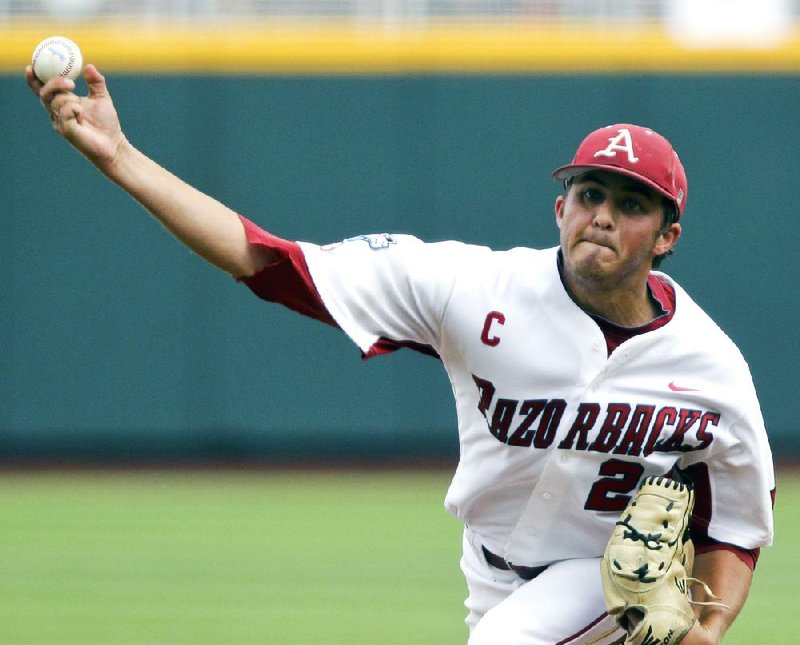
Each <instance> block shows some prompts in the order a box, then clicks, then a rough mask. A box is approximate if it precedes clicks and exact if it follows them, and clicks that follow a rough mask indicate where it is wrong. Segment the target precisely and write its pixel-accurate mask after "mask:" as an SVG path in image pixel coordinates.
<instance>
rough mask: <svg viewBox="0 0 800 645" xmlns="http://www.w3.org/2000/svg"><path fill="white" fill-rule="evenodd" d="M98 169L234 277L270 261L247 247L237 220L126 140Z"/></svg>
mask: <svg viewBox="0 0 800 645" xmlns="http://www.w3.org/2000/svg"><path fill="white" fill-rule="evenodd" d="M100 169H101V170H102V171H103V172H104V173H105V174H106V175H107V176H108V177H109V179H111V180H112V181H113V182H115V183H116V184H118V185H119V186H120V187H122V188H123V189H124V190H125V191H126V192H127V193H129V194H130V195H131V196H132V197H133V198H134V199H135V200H136V201H138V202H139V203H140V204H142V206H144V207H145V208H146V209H147V210H148V211H150V213H152V214H153V216H154V217H155V218H156V219H157V220H158V221H160V222H161V223H162V224H163V225H164V226H165V227H166V228H167V229H168V230H169V231H170V232H171V233H172V234H173V235H174V236H175V237H177V238H178V239H179V240H180V241H181V242H183V243H184V244H185V245H186V246H188V247H189V248H190V249H192V250H193V251H195V252H196V253H197V254H199V255H200V256H201V257H203V258H204V259H205V260H207V261H208V262H210V263H211V264H213V265H215V266H217V267H219V268H220V269H222V270H223V271H226V272H228V273H230V274H232V275H234V276H236V277H242V276H247V275H252V274H253V273H255V272H256V271H258V270H259V269H260V268H262V267H264V266H265V265H266V264H267V263H268V262H269V261H270V259H271V258H270V257H269V256H268V253H267V252H266V251H265V249H263V248H261V247H255V246H252V245H250V244H249V243H248V242H247V238H246V235H245V231H244V228H243V226H242V224H241V221H240V220H239V216H238V215H237V214H236V213H235V212H234V211H232V210H231V209H230V208H228V207H227V206H225V205H223V204H221V203H220V202H218V201H217V200H215V199H213V198H212V197H210V196H208V195H206V194H205V193H203V192H201V191H199V190H197V189H195V188H193V187H192V186H190V185H189V184H187V183H186V182H184V181H183V180H181V179H180V178H178V177H176V176H175V175H173V174H172V173H170V172H169V171H168V170H166V169H165V168H163V167H161V166H160V165H158V164H157V163H156V162H155V161H153V160H152V159H150V158H148V157H147V156H146V155H144V154H142V153H141V152H140V151H139V150H137V149H136V148H134V147H133V146H131V145H130V144H129V143H128V142H127V141H124V142H123V143H122V144H121V145H120V147H119V149H118V154H117V155H116V157H115V159H114V161H113V163H109V164H107V165H105V166H101V167H100Z"/></svg>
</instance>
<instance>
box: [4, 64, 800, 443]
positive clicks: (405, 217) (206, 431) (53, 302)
mask: <svg viewBox="0 0 800 645" xmlns="http://www.w3.org/2000/svg"><path fill="white" fill-rule="evenodd" d="M109 82H110V85H111V89H112V91H113V95H114V97H115V101H116V104H117V107H118V109H119V112H120V113H121V116H122V118H123V121H124V124H125V125H126V130H127V133H128V136H129V138H130V139H132V140H133V141H134V142H135V143H136V144H137V145H138V146H139V147H140V148H142V149H143V150H144V151H146V152H147V153H149V154H150V155H152V156H154V157H155V158H156V159H158V160H159V161H161V162H162V163H163V164H165V165H166V166H167V167H169V168H170V169H172V170H173V171H175V172H176V173H177V174H179V175H181V176H182V177H184V178H185V179H188V180H189V181H190V182H192V183H194V184H195V185H197V186H198V187H201V188H202V189H204V190H205V191H207V192H209V193H211V194H212V195H214V196H216V197H218V198H219V199H221V200H222V201H224V202H226V203H228V204H229V205H231V206H232V207H233V208H235V209H237V210H239V211H240V212H242V213H244V214H246V215H248V216H249V217H251V218H252V219H254V220H255V221H257V222H258V223H260V224H262V225H264V226H265V227H267V228H270V229H271V230H273V231H274V232H276V233H278V234H281V235H283V236H286V237H290V238H295V239H303V240H310V241H315V242H328V241H334V240H338V239H341V238H344V237H348V236H351V235H354V234H358V233H363V232H383V231H395V232H413V233H416V234H417V235H419V236H421V237H423V238H427V239H430V240H434V239H442V238H458V239H463V240H466V241H469V242H482V243H486V244H489V245H491V246H494V247H496V248H507V247H511V246H515V245H552V244H554V243H555V242H556V233H555V226H554V223H553V216H552V202H553V199H554V198H555V196H556V194H557V191H558V186H557V185H556V184H555V183H554V182H552V181H551V180H550V179H549V173H550V171H551V170H552V169H553V168H554V167H555V166H556V165H559V164H561V163H563V162H566V161H568V160H569V157H570V156H571V154H572V152H573V150H574V148H575V146H576V145H577V143H578V142H579V140H580V138H581V137H582V136H583V134H585V133H586V132H588V131H589V130H591V129H593V128H595V127H598V126H601V125H605V124H608V123H612V122H619V121H633V122H640V123H645V124H647V125H650V126H651V127H653V128H655V129H657V130H660V131H662V132H663V133H665V134H666V135H667V136H668V137H669V138H670V139H671V140H672V141H673V143H674V144H675V146H676V148H677V149H678V150H679V152H680V153H681V156H682V158H683V160H684V163H685V165H686V167H687V170H688V173H689V182H690V189H689V201H688V210H687V214H686V216H685V225H684V238H683V239H682V240H681V242H680V245H679V247H678V251H677V254H676V256H675V257H674V258H672V259H670V260H669V261H668V263H667V264H666V265H665V267H664V268H665V270H667V271H668V272H670V273H672V275H674V276H675V277H676V278H677V279H678V280H679V281H680V282H681V283H682V284H683V285H684V286H685V287H686V288H687V289H688V290H689V291H690V293H692V294H693V295H694V296H695V297H696V299H697V300H698V301H699V302H700V303H701V304H703V305H704V306H705V307H706V308H707V310H708V311H709V312H710V313H711V314H712V315H713V316H714V317H715V318H716V319H717V321H718V322H719V323H720V325H721V326H722V327H723V328H724V329H726V330H727V331H728V333H729V334H730V335H731V336H732V337H733V338H734V339H735V340H736V341H737V342H738V343H739V345H740V347H741V348H742V351H743V353H744V354H745V356H746V357H747V358H748V360H749V361H750V364H751V366H752V370H753V373H754V378H755V380H756V384H757V386H758V388H759V391H760V393H761V399H762V404H763V409H764V415H765V417H766V420H767V424H768V427H769V429H770V431H771V433H772V437H773V442H774V444H775V446H776V447H777V448H778V449H779V451H780V454H781V455H784V454H786V451H792V450H796V449H798V447H800V443H798V441H797V439H796V436H795V432H796V426H797V423H796V420H795V415H794V406H795V405H796V404H797V401H798V390H799V389H800V388H799V387H798V382H799V381H798V377H797V366H798V365H799V364H800V341H799V339H798V332H797V321H798V319H800V298H799V297H798V287H797V285H796V276H797V270H796V264H797V258H798V246H800V235H798V223H797V218H798V209H800V206H799V205H798V204H800V202H799V201H798V198H797V196H798V189H797V183H798V177H800V156H798V151H799V150H800V126H798V116H797V107H796V106H797V104H798V99H799V98H800V77H796V76H776V77H725V76H708V77H686V76H657V77H651V76H637V77H628V76H621V77H620V76H610V77H598V76H541V77H539V76H537V77H527V76H520V77H517V76H506V77H482V76H414V77H392V78H372V77H313V78H312V77H309V78H296V77H294V78H292V77H263V78H242V77H231V78H228V77H224V78H223V77H218V78H216V77H215V78H197V77H164V78H157V77H145V76H142V77H136V76H121V77H112V78H110V79H109ZM0 124H2V125H1V126H0V127H2V137H1V138H0V141H1V142H2V166H1V167H0V191H1V192H0V194H1V196H2V198H1V199H0V212H1V213H2V216H0V236H1V237H0V239H1V240H2V246H1V247H0V249H1V251H2V252H0V271H1V272H2V273H1V274H0V275H2V280H0V298H1V299H2V300H1V302H2V309H0V342H1V343H2V353H1V354H0V374H2V376H1V377H0V457H3V458H6V459H9V458H19V457H56V458H58V457H62V456H66V457H86V456H90V457H91V456H93V457H101V458H102V457H116V458H152V457H161V458H180V457H198V456H223V457H224V456H230V457H243V456H249V457H262V458H269V457H275V456H288V457H297V456H301V455H308V456H315V457H326V456H337V457H340V456H343V457H348V456H364V455H379V456H385V457H389V456H393V455H400V456H409V455H414V456H424V455H427V456H436V457H439V456H453V455H455V454H456V451H457V445H456V444H457V440H456V433H455V429H454V417H455V415H454V411H453V405H452V402H451V396H450V389H449V385H448V383H447V380H446V378H445V376H444V374H443V371H442V370H441V369H440V367H439V365H438V363H437V362H436V361H435V360H433V359H430V358H427V357H423V356H419V355H416V354H414V353H411V352H408V351H405V352H400V353H397V354H395V355H393V356H390V357H385V358H381V359H376V360H372V361H368V362H362V361H361V360H360V358H359V353H358V351H357V349H356V348H355V346H353V345H352V344H351V343H350V341H348V340H347V339H346V338H345V337H344V336H343V335H341V334H340V333H338V332H336V331H335V330H333V329H329V328H327V327H325V326H323V325H320V324H318V323H314V322H312V321H308V320H305V319H302V318H300V317H299V316H297V315H295V314H292V313H290V312H288V311H285V310H283V309H281V308H279V307H277V306H275V305H268V304H266V303H262V302H260V301H258V300H257V299H256V298H254V297H253V296H252V295H251V294H250V293H249V291H247V289H246V288H244V287H243V286H241V285H237V284H236V283H235V282H234V281H233V280H232V279H230V278H228V277H227V276H226V275H224V274H222V273H219V272H217V271H215V270H214V269H212V268H210V267H207V266H206V265H205V264H204V263H203V262H202V261H200V260H199V259H197V258H196V257H194V256H192V255H191V254H190V253H189V252H187V251H186V250H184V249H183V248H182V247H180V246H179V245H178V244H177V243H176V242H175V241H173V240H172V239H171V238H170V237H169V236H168V235H167V234H165V233H164V232H163V231H162V230H161V228H160V227H159V226H158V225H157V224H156V223H154V222H153V221H152V220H151V219H149V218H148V216H146V214H145V213H144V212H143V211H141V210H140V208H139V207H138V206H137V205H136V204H134V203H133V202H132V201H131V200H130V199H129V198H128V197H127V196H125V195H124V194H122V193H121V192H120V191H119V190H117V189H116V188H115V187H114V186H112V185H111V184H109V183H108V182H107V181H106V180H105V179H104V178H103V177H101V176H100V175H99V174H98V173H97V172H96V171H94V169H93V168H91V167H90V166H89V165H88V164H87V163H85V162H84V161H83V160H82V159H80V157H79V156H78V155H77V154H76V153H75V152H73V151H72V150H71V149H70V148H69V147H68V146H67V145H66V144H64V143H63V142H61V141H59V140H58V138H57V137H56V135H55V134H53V133H52V132H51V130H50V127H49V124H48V122H47V119H46V117H45V115H44V114H43V113H42V112H41V110H40V109H39V106H38V105H37V103H36V100H35V99H34V98H33V97H32V96H30V95H29V94H28V92H27V88H25V87H24V83H23V82H22V80H21V78H12V77H8V76H6V77H0Z"/></svg>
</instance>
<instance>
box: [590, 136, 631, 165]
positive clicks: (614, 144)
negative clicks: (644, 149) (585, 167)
mask: <svg viewBox="0 0 800 645" xmlns="http://www.w3.org/2000/svg"><path fill="white" fill-rule="evenodd" d="M608 141H609V143H608V146H606V148H605V149H603V150H598V151H597V152H595V153H594V156H595V157H616V156H617V151H618V150H619V151H620V152H625V153H626V154H627V155H628V161H629V162H630V163H636V162H638V161H639V157H637V156H636V155H635V154H633V140H632V139H631V133H630V131H629V130H628V128H620V129H619V134H618V135H617V136H616V137H611V138H610V139H609V140H608Z"/></svg>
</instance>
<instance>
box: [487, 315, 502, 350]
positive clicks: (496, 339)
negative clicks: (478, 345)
mask: <svg viewBox="0 0 800 645" xmlns="http://www.w3.org/2000/svg"><path fill="white" fill-rule="evenodd" d="M505 324H506V317H505V316H504V315H503V314H502V313H500V312H499V311H490V312H489V313H488V314H486V319H485V320H484V321H483V331H481V342H482V343H483V344H484V345H488V346H489V347H496V346H497V345H498V344H499V343H500V336H498V335H497V334H496V333H495V330H496V325H505Z"/></svg>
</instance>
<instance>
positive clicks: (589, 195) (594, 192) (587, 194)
mask: <svg viewBox="0 0 800 645" xmlns="http://www.w3.org/2000/svg"><path fill="white" fill-rule="evenodd" d="M581 197H582V198H583V200H584V201H585V202H588V203H590V204H600V203H601V202H602V201H603V200H604V199H605V195H604V194H603V191H602V190H600V189H598V188H594V187H592V186H589V187H587V188H584V189H583V190H582V191H581Z"/></svg>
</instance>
